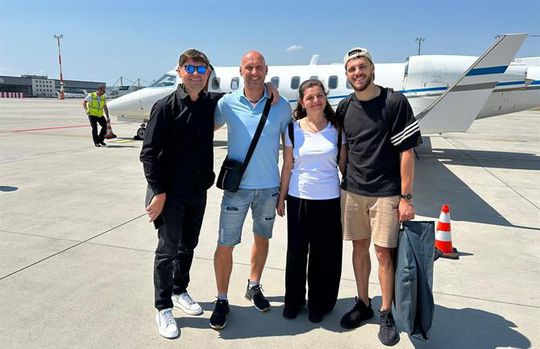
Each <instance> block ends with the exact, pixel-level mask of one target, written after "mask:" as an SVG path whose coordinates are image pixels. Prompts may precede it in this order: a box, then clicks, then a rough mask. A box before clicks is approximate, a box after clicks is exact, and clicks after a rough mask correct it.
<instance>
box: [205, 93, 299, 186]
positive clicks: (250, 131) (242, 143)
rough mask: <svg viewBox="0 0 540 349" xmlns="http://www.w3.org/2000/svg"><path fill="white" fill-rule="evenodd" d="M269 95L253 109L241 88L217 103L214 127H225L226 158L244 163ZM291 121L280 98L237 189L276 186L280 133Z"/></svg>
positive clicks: (289, 108) (271, 109) (277, 180)
mask: <svg viewBox="0 0 540 349" xmlns="http://www.w3.org/2000/svg"><path fill="white" fill-rule="evenodd" d="M267 98H268V95H267V93H266V91H265V92H264V96H263V97H262V98H261V99H260V100H259V101H258V102H257V104H255V106H253V105H252V104H251V102H250V101H248V99H247V98H246V97H245V96H244V91H243V89H238V90H237V91H235V92H233V93H230V94H226V95H225V96H223V98H221V99H220V100H219V101H218V104H217V107H216V111H215V114H214V116H215V123H216V126H219V127H221V126H223V125H224V124H227V142H228V157H229V158H231V159H235V160H239V161H244V159H245V157H246V153H247V151H248V149H249V145H250V143H251V140H252V139H253V136H254V135H255V131H256V130H257V125H258V124H259V120H260V119H261V115H262V112H263V110H264V105H265V103H266V100H267ZM290 122H291V107H290V105H289V103H288V102H287V100H286V99H285V98H283V97H280V100H279V102H278V103H276V104H274V105H272V106H271V108H270V113H269V114H268V119H267V120H266V124H265V125H264V128H263V132H262V133H261V137H260V138H259V142H258V143H257V147H256V148H255V151H254V152H253V156H252V157H251V160H250V162H249V165H248V167H247V169H246V172H245V173H244V177H243V178H242V182H241V183H240V188H242V189H265V188H274V187H278V186H279V179H280V177H279V169H278V154H279V143H280V138H281V134H283V132H285V130H286V129H287V125H288V124H289V123H290Z"/></svg>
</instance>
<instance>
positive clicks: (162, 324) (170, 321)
mask: <svg viewBox="0 0 540 349" xmlns="http://www.w3.org/2000/svg"><path fill="white" fill-rule="evenodd" d="M156 323H157V325H158V330H159V334H160V335H162V336H163V337H165V338H169V339H171V338H176V337H178V326H177V325H176V320H175V319H174V316H173V313H172V308H169V309H163V310H160V311H159V312H158V313H157V315H156Z"/></svg>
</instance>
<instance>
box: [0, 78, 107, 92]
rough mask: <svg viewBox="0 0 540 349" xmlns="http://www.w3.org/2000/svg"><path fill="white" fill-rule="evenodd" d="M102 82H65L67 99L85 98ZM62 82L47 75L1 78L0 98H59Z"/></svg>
mask: <svg viewBox="0 0 540 349" xmlns="http://www.w3.org/2000/svg"><path fill="white" fill-rule="evenodd" d="M100 85H105V83H104V82H100V81H80V80H64V92H65V93H66V97H83V96H85V95H86V92H92V91H95V90H96V89H97V87H98V86H100ZM58 92H60V80H57V79H49V78H48V77H47V76H46V75H44V76H42V75H21V76H0V97H11V96H13V97H57V95H58V94H57V93H58Z"/></svg>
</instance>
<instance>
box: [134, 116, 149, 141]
mask: <svg viewBox="0 0 540 349" xmlns="http://www.w3.org/2000/svg"><path fill="white" fill-rule="evenodd" d="M145 131H146V121H145V122H143V123H142V124H141V127H139V129H138V130H137V134H136V135H135V136H134V137H133V139H135V140H137V141H142V140H143V139H144V133H145Z"/></svg>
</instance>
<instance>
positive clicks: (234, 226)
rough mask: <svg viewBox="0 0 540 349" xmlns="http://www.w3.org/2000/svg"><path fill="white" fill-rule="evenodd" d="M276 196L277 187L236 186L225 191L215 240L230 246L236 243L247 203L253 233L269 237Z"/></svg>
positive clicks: (274, 213) (274, 216) (238, 240)
mask: <svg viewBox="0 0 540 349" xmlns="http://www.w3.org/2000/svg"><path fill="white" fill-rule="evenodd" d="M278 196H279V188H278V187H275V188H267V189H239V190H238V191H237V192H236V193H231V192H229V191H225V192H224V193H223V199H222V200H221V213H220V216H219V237H218V244H220V245H222V246H234V245H237V244H239V243H240V241H241V236H242V227H243V226H244V221H245V219H246V215H247V212H248V209H249V208H250V207H251V216H252V218H253V233H254V234H257V235H259V236H262V237H264V238H267V239H270V238H271V237H272V229H273V227H274V221H275V218H276V204H277V199H278Z"/></svg>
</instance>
